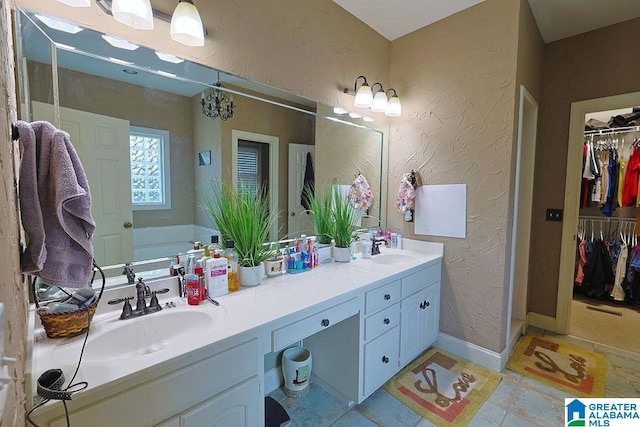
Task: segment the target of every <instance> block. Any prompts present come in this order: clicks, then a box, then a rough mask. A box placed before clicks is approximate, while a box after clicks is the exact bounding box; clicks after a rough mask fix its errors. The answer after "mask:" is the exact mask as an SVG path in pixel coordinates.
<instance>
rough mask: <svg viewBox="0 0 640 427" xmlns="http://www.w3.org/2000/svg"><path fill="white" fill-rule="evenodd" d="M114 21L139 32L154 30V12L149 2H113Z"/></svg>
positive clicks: (132, 0)
mask: <svg viewBox="0 0 640 427" xmlns="http://www.w3.org/2000/svg"><path fill="white" fill-rule="evenodd" d="M111 14H112V15H113V19H115V20H116V21H118V22H121V23H123V24H125V25H128V26H130V27H133V28H135V29H138V30H153V11H152V10H151V3H150V2H149V0H113V2H112V3H111Z"/></svg>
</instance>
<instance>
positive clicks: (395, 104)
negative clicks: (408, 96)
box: [384, 95, 402, 117]
mask: <svg viewBox="0 0 640 427" xmlns="http://www.w3.org/2000/svg"><path fill="white" fill-rule="evenodd" d="M401 114H402V105H401V104H400V98H398V96H397V95H394V96H392V97H391V99H389V102H388V103H387V110H386V111H385V113H384V115H385V116H387V117H400V115H401Z"/></svg>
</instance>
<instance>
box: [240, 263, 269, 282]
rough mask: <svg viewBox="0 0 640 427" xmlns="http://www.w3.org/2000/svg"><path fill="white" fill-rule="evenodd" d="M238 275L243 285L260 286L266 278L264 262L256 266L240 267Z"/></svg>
mask: <svg viewBox="0 0 640 427" xmlns="http://www.w3.org/2000/svg"><path fill="white" fill-rule="evenodd" d="M238 277H239V278H240V284H241V285H242V286H258V285H259V284H260V283H261V282H262V279H264V264H263V263H260V264H259V265H256V266H255V267H238Z"/></svg>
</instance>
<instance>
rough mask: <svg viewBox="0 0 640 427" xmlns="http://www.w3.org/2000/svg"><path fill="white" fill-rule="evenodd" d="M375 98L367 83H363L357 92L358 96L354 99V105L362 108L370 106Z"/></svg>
mask: <svg viewBox="0 0 640 427" xmlns="http://www.w3.org/2000/svg"><path fill="white" fill-rule="evenodd" d="M372 100H373V93H371V88H370V87H369V85H368V84H367V83H363V84H362V86H360V89H358V92H356V97H355V99H354V100H353V105H355V106H356V107H360V108H369V106H370V105H371V101H372Z"/></svg>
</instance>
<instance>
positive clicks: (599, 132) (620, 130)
mask: <svg viewBox="0 0 640 427" xmlns="http://www.w3.org/2000/svg"><path fill="white" fill-rule="evenodd" d="M638 131H640V126H624V127H619V128H611V129H598V130H585V131H584V134H585V135H607V134H616V133H627V132H638Z"/></svg>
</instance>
